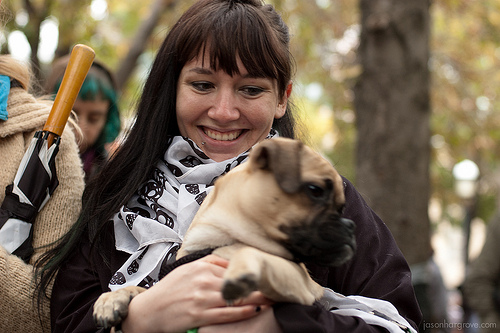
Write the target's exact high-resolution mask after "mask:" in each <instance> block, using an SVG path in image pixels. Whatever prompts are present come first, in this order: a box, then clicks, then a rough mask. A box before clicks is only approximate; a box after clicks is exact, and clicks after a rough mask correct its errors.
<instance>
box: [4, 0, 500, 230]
mask: <svg viewBox="0 0 500 333" xmlns="http://www.w3.org/2000/svg"><path fill="white" fill-rule="evenodd" d="M192 2H193V0H183V1H180V0H142V1H136V0H23V1H20V0H3V1H2V5H3V6H4V7H5V9H6V10H4V11H5V13H3V16H4V25H5V27H4V31H3V32H2V35H1V36H0V43H1V52H2V53H12V54H15V53H16V52H18V53H19V52H20V54H17V55H16V56H17V57H21V58H23V57H24V59H26V60H27V61H31V62H32V63H33V64H34V69H35V73H36V74H37V76H38V78H39V80H40V82H41V83H42V84H43V80H44V77H45V76H46V75H47V72H48V70H49V69H50V63H51V61H52V60H53V58H54V57H57V56H61V55H63V54H65V53H67V52H68V51H69V50H70V49H71V47H72V46H73V45H74V44H76V43H83V44H87V45H89V46H91V47H92V48H93V49H94V50H95V51H96V54H97V57H98V58H99V59H100V60H102V61H104V62H105V63H107V64H108V65H109V66H110V67H111V68H112V69H114V70H118V69H119V68H120V65H121V61H122V60H123V59H124V58H125V57H126V56H127V53H128V52H129V51H130V49H131V45H132V43H133V38H134V36H135V35H136V34H137V31H138V30H139V27H141V26H142V25H143V24H144V22H146V21H148V20H151V17H152V14H154V13H155V12H156V14H158V11H161V13H160V14H161V15H160V16H159V19H158V22H157V23H155V24H154V29H152V30H151V33H150V35H149V38H148V39H147V42H146V44H145V47H144V50H143V51H142V52H141V54H140V56H139V57H138V59H137V63H136V65H135V66H133V67H131V68H129V69H128V71H129V72H130V74H131V76H130V78H127V80H126V82H122V83H126V84H125V85H124V86H123V91H122V98H121V104H122V106H121V107H122V110H124V112H123V116H124V117H128V116H130V114H131V112H132V110H133V105H134V102H135V101H136V100H137V96H138V94H140V88H141V85H142V82H143V80H144V78H145V77H146V75H147V70H148V68H149V65H150V63H151V61H152V59H153V58H154V55H155V53H156V50H157V49H158V47H159V45H160V43H161V41H162V40H163V37H164V36H165V34H166V32H167V31H168V29H169V27H170V25H171V24H172V22H174V21H175V19H176V18H178V17H179V15H180V13H182V12H183V11H184V10H185V9H186V8H187V7H188V6H190V5H191V3H192ZM269 2H271V3H273V4H274V5H275V6H276V8H277V9H278V10H279V11H280V12H282V13H283V16H284V18H285V20H286V21H287V23H288V24H289V26H290V28H291V32H292V35H293V39H292V41H293V45H292V53H293V54H294V57H295V60H296V69H297V71H296V78H295V82H294V92H295V100H294V101H295V103H296V104H298V106H299V107H300V109H301V118H302V120H303V121H304V124H305V128H306V129H307V131H305V132H307V137H308V140H309V143H310V144H311V145H313V146H315V147H316V148H318V149H320V150H321V151H322V152H323V153H324V154H325V155H327V156H328V157H329V158H330V159H331V161H332V162H333V163H334V164H335V166H336V167H337V168H338V169H339V171H340V172H341V173H342V174H343V175H345V176H346V177H347V178H349V179H352V180H355V179H356V175H355V174H354V163H355V161H354V156H355V154H354V147H355V140H356V128H355V114H354V111H353V105H352V101H353V98H354V96H353V92H352V87H353V85H354V83H355V80H356V77H357V75H358V74H359V72H360V68H359V66H358V64H357V59H356V49H357V47H358V43H359V32H360V27H359V8H358V4H357V1H348V0H314V1H299V0H270V1H269ZM430 8H431V9H430V10H431V18H432V27H431V46H430V47H431V58H430V61H429V69H430V71H431V77H432V84H431V108H432V117H431V128H432V132H433V135H432V139H431V143H430V144H431V145H432V163H431V166H430V168H431V186H432V195H431V205H430V206H431V207H433V209H431V210H430V217H431V221H432V223H433V224H436V223H438V222H440V221H444V220H447V221H450V222H452V223H455V224H459V223H461V217H459V216H458V215H457V214H455V213H454V209H456V207H457V205H460V200H459V198H458V197H457V195H456V194H455V192H454V189H453V183H454V181H453V176H452V174H451V171H452V168H453V166H454V165H455V164H456V163H457V162H459V161H460V160H463V159H466V158H467V159H471V160H473V161H474V162H476V164H478V166H479V168H480V171H481V179H480V192H479V206H478V211H477V214H478V216H479V217H481V218H482V219H483V220H484V221H488V220H489V219H490V217H491V216H492V214H493V213H494V211H495V210H496V207H497V204H498V196H497V192H498V187H499V183H500V174H499V170H500V169H499V165H498V164H499V161H500V159H498V156H499V150H500V145H498V142H499V140H500V130H499V127H500V114H499V112H498V109H499V106H500V105H499V103H500V101H499V99H498V96H497V95H498V94H499V92H500V70H499V69H500V34H499V31H500V2H499V1H497V0H481V1H478V0H465V1H464V0H439V1H434V2H432V4H431V7H430ZM9 13H10V14H9ZM51 43H52V44H51ZM23 45H24V47H23ZM19 50H21V51H19ZM47 53H48V54H47ZM122 70H123V69H122Z"/></svg>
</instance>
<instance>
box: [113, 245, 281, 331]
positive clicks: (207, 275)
mask: <svg viewBox="0 0 500 333" xmlns="http://www.w3.org/2000/svg"><path fill="white" fill-rule="evenodd" d="M227 265H228V261H227V260H225V259H222V258H220V257H217V256H215V255H209V256H206V257H204V258H201V259H199V260H196V261H193V262H191V263H188V264H184V265H182V266H179V267H178V268H176V269H174V270H173V271H172V272H170V273H169V274H168V275H167V276H165V277H164V278H163V279H162V280H161V281H159V282H158V283H157V284H156V285H154V286H153V287H151V288H149V289H148V290H146V291H144V292H143V293H141V294H139V295H137V296H136V297H134V298H133V299H132V302H131V303H130V305H129V314H128V316H127V318H126V319H125V321H124V322H123V324H122V330H123V332H125V333H129V332H130V333H133V332H141V333H145V332H185V331H186V330H188V329H190V328H195V327H204V326H210V325H216V324H223V323H230V322H239V321H245V320H246V319H249V318H252V317H255V316H258V317H260V316H261V315H262V314H261V312H262V313H264V312H266V310H271V309H270V307H269V305H270V304H271V303H270V302H269V301H268V300H267V299H266V298H265V297H264V296H263V295H262V294H261V293H260V292H254V293H252V294H251V295H250V296H249V297H247V298H245V299H243V300H241V301H238V302H237V303H238V305H236V306H231V307H228V306H226V302H225V301H224V299H223V298H222V293H221V289H222V283H223V275H224V271H225V269H226V268H227ZM270 312H271V313H272V311H270Z"/></svg>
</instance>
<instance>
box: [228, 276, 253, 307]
mask: <svg viewBox="0 0 500 333" xmlns="http://www.w3.org/2000/svg"><path fill="white" fill-rule="evenodd" d="M255 290H257V277H256V276H255V275H254V274H244V275H241V276H239V277H238V278H237V279H229V280H226V281H224V285H223V286H222V297H223V298H224V299H225V300H226V302H227V303H228V305H232V304H233V303H234V301H235V300H237V299H240V298H245V297H246V296H248V295H249V294H250V293H251V292H252V291H255Z"/></svg>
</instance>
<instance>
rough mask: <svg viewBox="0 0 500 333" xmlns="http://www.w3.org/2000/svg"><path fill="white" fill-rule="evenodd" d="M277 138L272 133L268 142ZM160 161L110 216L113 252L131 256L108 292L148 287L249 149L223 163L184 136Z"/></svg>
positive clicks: (155, 279) (243, 159)
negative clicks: (217, 182)
mask: <svg viewBox="0 0 500 333" xmlns="http://www.w3.org/2000/svg"><path fill="white" fill-rule="evenodd" d="M275 136H278V134H277V132H276V131H274V130H271V133H270V134H269V135H268V137H267V138H272V137H275ZM169 140H170V144H169V147H168V148H167V151H166V152H165V155H164V158H163V159H162V160H161V161H159V162H158V163H157V165H156V169H155V171H154V176H153V178H152V179H150V180H149V181H147V182H146V183H145V184H144V185H143V186H142V187H141V188H140V189H139V191H137V193H136V194H134V195H133V196H132V198H130V200H129V201H128V202H127V204H125V205H124V206H123V207H121V208H120V211H119V212H118V213H116V214H115V215H114V217H113V222H114V230H115V239H116V240H115V245H116V249H117V250H120V251H124V252H126V253H130V257H129V259H128V260H127V261H126V262H125V264H123V266H122V267H121V268H120V269H119V270H118V271H117V272H116V273H115V274H114V275H113V277H112V278H111V281H110V283H109V288H110V289H111V290H117V289H120V288H123V287H125V286H131V285H140V286H144V287H150V286H151V285H153V284H154V283H155V282H157V281H158V274H159V270H160V268H161V264H162V263H163V262H164V261H165V260H167V261H168V260H169V259H171V258H173V257H174V256H175V253H176V252H177V250H178V249H179V247H180V244H182V240H183V238H184V235H185V233H186V231H187V229H188V227H189V225H190V224H191V221H192V220H193V217H194V215H195V214H196V212H197V211H198V209H199V207H200V205H201V203H202V202H203V200H204V199H205V197H206V196H207V195H208V193H209V192H210V191H211V189H212V188H213V184H214V182H215V180H216V179H217V178H218V177H220V176H222V175H224V174H226V173H227V172H229V171H230V170H231V169H233V168H235V167H236V166H238V165H240V164H241V163H243V162H244V161H245V160H246V159H247V157H248V154H249V151H246V152H244V153H242V154H241V155H239V156H237V157H235V158H233V159H230V160H226V161H223V162H215V161H213V160H212V159H210V158H209V157H208V156H206V155H205V154H204V153H203V151H202V150H201V149H200V148H199V147H198V146H196V144H195V143H194V142H193V141H191V140H190V139H188V138H184V137H180V136H175V137H171V138H170V139H169Z"/></svg>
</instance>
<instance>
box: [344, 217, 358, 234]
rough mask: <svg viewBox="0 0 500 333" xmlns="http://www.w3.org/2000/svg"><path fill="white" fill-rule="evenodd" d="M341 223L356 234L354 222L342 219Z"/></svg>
mask: <svg viewBox="0 0 500 333" xmlns="http://www.w3.org/2000/svg"><path fill="white" fill-rule="evenodd" d="M341 222H342V224H343V225H344V226H345V227H346V228H347V229H348V230H349V231H350V232H354V230H355V229H356V225H355V224H354V222H353V221H352V220H349V219H346V218H341Z"/></svg>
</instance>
